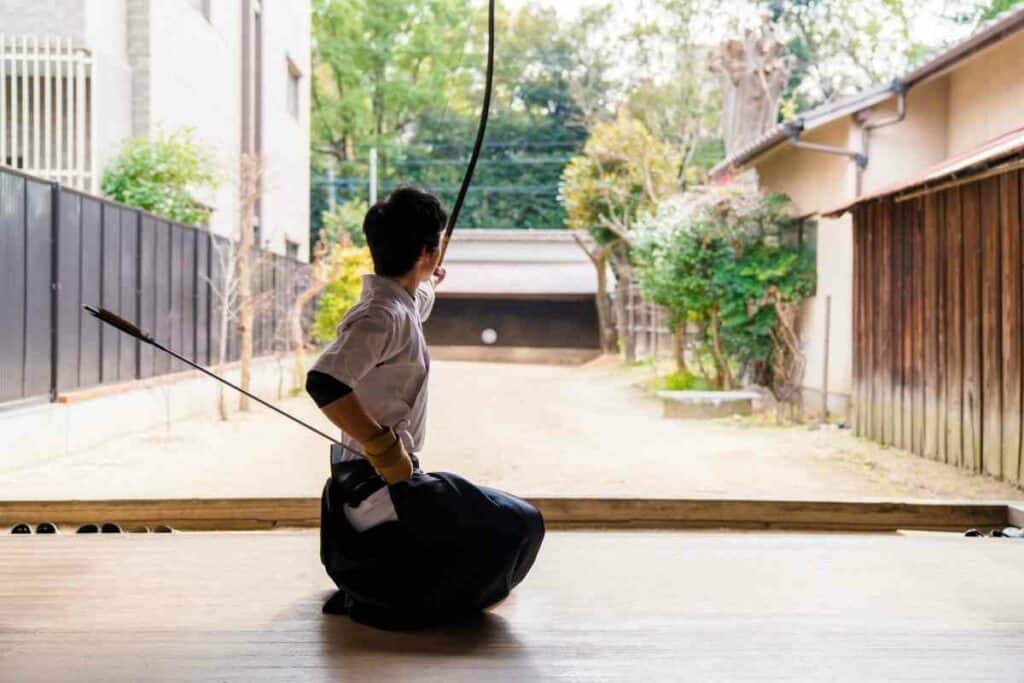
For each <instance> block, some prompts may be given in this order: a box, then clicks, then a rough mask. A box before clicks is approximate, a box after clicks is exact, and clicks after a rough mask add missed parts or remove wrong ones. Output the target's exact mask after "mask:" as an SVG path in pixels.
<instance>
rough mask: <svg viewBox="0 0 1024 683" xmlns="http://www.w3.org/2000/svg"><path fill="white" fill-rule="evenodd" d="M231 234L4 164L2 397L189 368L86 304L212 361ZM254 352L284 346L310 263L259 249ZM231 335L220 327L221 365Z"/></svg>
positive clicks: (0, 217) (233, 340) (0, 187)
mask: <svg viewBox="0 0 1024 683" xmlns="http://www.w3.org/2000/svg"><path fill="white" fill-rule="evenodd" d="M229 246H230V244H229V243H228V241H227V240H225V239H224V238H221V237H216V236H214V235H212V234H211V233H209V232H208V231H206V230H202V229H197V228H194V227H191V226H187V225H182V224H179V223H174V222H171V221H167V220H165V219H163V218H160V217H158V216H154V215H152V214H149V213H146V212H144V211H140V210H138V209H133V208H130V207H127V206H124V205H121V204H118V203H115V202H111V201H108V200H105V199H101V198H99V197H95V196H92V195H88V194H84V193H82V192H78V191H76V190H71V189H68V188H65V187H62V186H61V185H59V184H57V183H53V182H49V181H44V180H40V179H37V178H34V177H31V176H28V175H24V174H22V173H20V172H17V171H14V170H11V169H0V402H4V401H12V400H18V399H26V398H34V397H45V396H49V397H50V400H55V399H56V397H57V395H58V394H59V393H60V392H67V391H71V390H74V389H79V388H85V387H91V386H96V385H100V384H108V383H116V382H124V381H127V380H132V379H142V378H146V377H153V376H156V375H163V374H167V373H171V372H176V371H179V370H183V369H185V367H186V366H185V365H184V364H183V363H181V362H180V361H176V360H174V359H173V358H171V357H170V356H168V355H166V354H157V353H155V350H154V349H153V347H151V346H148V345H145V344H140V343H139V342H138V341H137V340H135V339H132V338H130V337H128V336H127V335H124V334H122V333H120V332H118V331H117V330H115V329H114V328H112V327H110V326H101V324H100V323H99V321H97V320H95V319H94V318H93V317H92V316H90V315H88V314H87V313H85V312H84V311H83V310H82V304H96V305H100V306H103V307H104V308H108V309H110V310H111V311H114V312H115V313H117V314H118V315H121V316H122V317H124V318H126V319H128V320H132V321H136V322H137V323H138V324H139V326H140V327H141V328H142V329H144V330H148V331H150V332H151V333H153V335H154V337H155V338H156V339H157V340H158V341H160V342H161V343H163V344H165V345H167V346H169V347H170V348H173V349H175V350H176V351H178V352H179V353H181V354H182V355H184V356H186V357H188V358H190V359H192V360H194V361H196V362H198V363H202V364H211V363H214V362H216V361H217V360H218V349H219V348H220V339H221V327H222V325H221V316H222V308H223V305H222V292H223V291H224V288H223V286H222V283H223V282H224V280H225V270H226V268H227V267H228V266H227V264H228V263H229V261H228V260H227V259H226V258H224V257H223V255H224V253H225V250H226V249H227V248H228V247H229ZM253 273H254V274H253V279H254V283H253V289H254V292H255V295H256V297H255V298H256V301H257V306H256V320H255V325H254V349H255V353H256V354H257V355H259V354H266V353H271V352H274V351H277V350H283V349H285V348H286V347H287V339H286V335H285V329H286V325H287V310H288V307H289V305H290V302H291V301H293V300H294V298H295V294H296V293H297V288H299V287H301V286H303V280H304V279H305V277H307V273H308V266H307V264H304V263H302V262H300V261H296V260H294V259H290V258H287V257H285V256H281V255H279V254H271V253H268V252H258V253H257V255H256V257H254V263H253ZM238 356H239V334H238V330H237V326H236V325H235V324H229V325H228V360H237V359H238Z"/></svg>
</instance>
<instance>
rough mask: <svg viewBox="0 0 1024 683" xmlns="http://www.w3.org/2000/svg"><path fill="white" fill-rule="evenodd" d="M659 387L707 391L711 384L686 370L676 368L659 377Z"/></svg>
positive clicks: (667, 389)
mask: <svg viewBox="0 0 1024 683" xmlns="http://www.w3.org/2000/svg"><path fill="white" fill-rule="evenodd" d="M660 383H661V388H662V389H665V390H666V391H707V390H708V389H710V388H711V384H710V383H709V382H708V381H707V380H706V379H704V378H703V377H701V376H700V375H695V374H693V373H692V372H689V371H686V370H682V371H680V370H677V371H676V372H673V373H671V374H668V375H665V376H664V377H662V378H661V382H660Z"/></svg>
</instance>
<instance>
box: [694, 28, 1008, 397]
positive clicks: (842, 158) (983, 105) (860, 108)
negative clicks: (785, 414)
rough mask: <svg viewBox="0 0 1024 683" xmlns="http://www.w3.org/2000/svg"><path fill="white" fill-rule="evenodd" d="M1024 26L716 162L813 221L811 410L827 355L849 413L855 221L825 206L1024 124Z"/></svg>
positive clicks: (952, 52) (980, 39)
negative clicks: (782, 197) (752, 178)
mask: <svg viewBox="0 0 1024 683" xmlns="http://www.w3.org/2000/svg"><path fill="white" fill-rule="evenodd" d="M1022 29H1024V8H1021V9H1017V10H1013V11H1011V12H1008V13H1006V14H1004V15H1003V16H1001V17H1000V18H998V19H996V20H995V21H993V22H992V23H990V24H989V25H987V26H984V27H981V28H980V29H979V30H978V31H977V32H975V34H974V35H973V36H972V37H970V38H969V39H967V40H965V41H963V42H962V43H960V44H957V45H955V46H953V47H951V48H949V49H948V50H945V51H943V52H941V53H940V54H937V55H935V56H934V57H933V58H931V59H929V60H928V61H926V62H925V63H924V64H922V65H921V66H919V67H918V68H916V69H915V70H913V71H912V72H910V73H908V74H905V75H904V76H903V77H901V78H900V79H899V80H897V81H896V82H894V83H893V84H891V85H884V86H880V87H877V88H874V89H871V90H867V91H864V92H862V93H859V94H857V95H855V96H853V97H851V98H849V99H846V100H844V101H842V102H837V103H834V104H830V105H827V106H824V107H821V108H819V109H815V110H813V111H808V112H805V113H802V114H801V115H800V116H798V117H797V118H795V119H793V120H790V121H786V122H784V123H783V124H780V125H779V126H777V127H775V128H773V129H772V130H770V131H768V132H767V133H765V134H764V135H763V136H762V137H761V138H760V139H758V140H756V141H755V142H754V143H752V144H751V145H750V146H749V147H747V148H746V149H744V150H741V151H740V152H738V153H737V154H735V155H733V156H732V157H730V158H728V159H726V160H725V161H723V162H722V163H721V164H720V165H719V166H718V167H716V168H715V169H713V171H712V177H713V178H715V179H716V180H717V181H719V182H725V181H727V180H728V179H729V178H730V177H731V176H733V175H735V174H738V173H743V172H747V171H749V170H753V171H754V172H755V175H756V178H757V182H758V185H759V187H760V188H761V189H762V190H764V191H766V192H783V193H785V194H787V195H789V196H790V197H791V198H792V200H793V202H794V205H795V208H796V211H797V213H798V214H799V215H801V216H806V217H808V219H809V220H810V221H813V222H816V226H817V229H816V250H817V272H818V287H817V293H816V296H814V297H812V298H811V299H809V300H808V302H807V304H806V306H805V308H804V310H803V315H802V320H801V334H802V338H803V341H804V344H805V347H804V351H805V353H806V356H807V369H806V372H805V376H804V404H805V408H806V409H807V410H810V411H816V410H819V409H820V406H821V403H822V389H823V384H824V377H825V369H826V363H827V369H828V405H829V408H830V410H831V411H833V412H836V413H841V414H845V413H846V412H847V411H848V410H849V404H850V397H851V378H852V355H851V349H852V348H853V339H852V334H853V325H852V311H853V236H852V225H853V222H852V218H851V216H850V214H849V213H845V214H843V215H839V216H832V217H829V216H827V215H824V214H827V213H829V212H830V211H831V210H833V209H835V208H836V207H839V206H841V205H844V204H848V203H850V202H851V201H853V200H855V199H856V198H857V197H860V196H866V195H870V194H873V193H876V192H877V191H879V190H881V189H883V188H886V187H889V186H892V185H898V184H900V183H902V182H905V181H906V180H908V179H910V178H913V177H915V176H919V175H921V174H922V173H924V172H925V171H926V170H928V169H929V168H931V167H933V166H935V165H937V164H941V163H943V162H945V161H948V160H950V159H953V158H955V157H959V156H961V155H965V154H970V153H971V151H972V150H974V149H976V148H981V147H982V146H984V145H985V143H986V142H988V141H991V140H994V139H995V138H998V137H999V136H1001V135H1004V134H1006V133H1007V132H1009V131H1012V130H1014V129H1017V128H1020V127H1021V126H1024V70H1022V69H1021V64H1024V31H1022ZM805 143H811V144H814V145H819V146H824V147H826V148H828V149H827V150H823V149H821V148H820V147H819V148H818V149H811V148H808V147H806V146H804V145H805ZM826 299H830V300H831V320H830V325H829V330H828V335H829V337H830V344H829V353H828V356H827V357H826V356H825V353H824V349H825V336H826V326H825V317H826V316H825V302H826Z"/></svg>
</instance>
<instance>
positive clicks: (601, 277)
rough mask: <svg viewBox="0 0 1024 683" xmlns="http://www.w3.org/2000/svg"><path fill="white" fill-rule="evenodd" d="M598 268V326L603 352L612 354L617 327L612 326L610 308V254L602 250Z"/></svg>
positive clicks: (598, 259) (597, 263) (597, 261)
mask: <svg viewBox="0 0 1024 683" xmlns="http://www.w3.org/2000/svg"><path fill="white" fill-rule="evenodd" d="M594 267H595V268H597V326H598V329H599V331H600V335H601V352H602V353H612V352H613V351H614V350H615V341H616V336H617V335H616V334H615V326H614V325H613V324H612V314H611V313H612V312H611V311H610V310H609V306H608V253H607V252H606V251H604V250H601V253H600V254H599V255H598V257H597V260H596V261H595V262H594Z"/></svg>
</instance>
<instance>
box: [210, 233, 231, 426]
mask: <svg viewBox="0 0 1024 683" xmlns="http://www.w3.org/2000/svg"><path fill="white" fill-rule="evenodd" d="M211 239H212V240H213V241H212V246H213V256H214V257H215V258H216V259H217V264H218V272H219V273H220V278H219V279H213V278H206V281H207V284H208V285H209V287H210V293H211V294H212V295H213V297H214V299H215V303H214V305H215V306H216V307H217V308H218V309H219V311H220V321H219V322H218V341H217V368H216V372H217V374H223V373H224V365H225V364H226V363H227V360H228V333H229V331H230V329H231V321H232V320H234V319H235V312H236V311H235V304H236V302H237V295H238V290H237V286H238V278H237V273H236V272H235V267H236V261H235V242H234V240H232V239H225V240H222V239H219V238H216V237H214V238H211ZM217 388H218V389H217V415H218V416H219V417H220V419H221V420H227V419H228V405H227V398H226V393H225V391H224V385H223V384H218V385H217Z"/></svg>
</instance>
